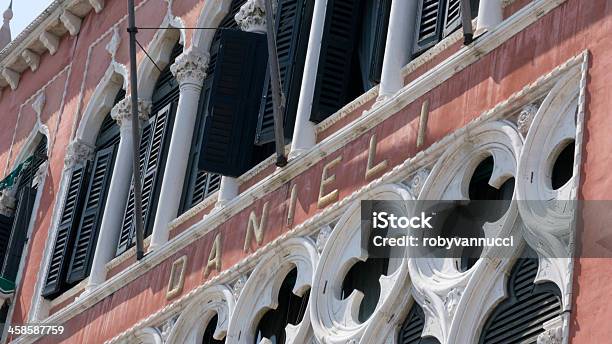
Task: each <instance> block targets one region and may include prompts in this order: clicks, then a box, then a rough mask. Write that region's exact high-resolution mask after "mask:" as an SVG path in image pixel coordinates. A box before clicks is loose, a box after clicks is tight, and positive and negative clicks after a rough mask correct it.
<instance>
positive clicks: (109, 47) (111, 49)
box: [105, 26, 121, 61]
mask: <svg viewBox="0 0 612 344" xmlns="http://www.w3.org/2000/svg"><path fill="white" fill-rule="evenodd" d="M120 44H121V35H120V34H119V26H114V27H113V35H112V36H111V38H110V40H109V41H108V43H107V44H106V47H105V49H106V51H108V53H109V54H110V56H111V58H112V59H113V61H115V56H116V55H117V50H118V49H119V45H120Z"/></svg>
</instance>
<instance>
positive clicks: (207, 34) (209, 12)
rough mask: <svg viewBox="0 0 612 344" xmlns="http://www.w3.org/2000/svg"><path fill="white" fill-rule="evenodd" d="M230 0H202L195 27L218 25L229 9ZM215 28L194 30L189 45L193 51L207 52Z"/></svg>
mask: <svg viewBox="0 0 612 344" xmlns="http://www.w3.org/2000/svg"><path fill="white" fill-rule="evenodd" d="M231 5H232V0H211V1H206V2H204V6H203V7H202V10H201V11H200V16H199V17H198V21H197V24H196V27H207V28H210V27H218V26H219V24H220V23H221V21H222V20H223V18H224V17H225V16H226V15H227V13H228V12H229V11H230V8H231ZM214 36H215V30H196V31H195V32H194V34H193V38H192V41H191V46H192V47H193V49H194V51H197V52H200V53H208V51H209V50H210V45H211V43H212V40H213V37H214Z"/></svg>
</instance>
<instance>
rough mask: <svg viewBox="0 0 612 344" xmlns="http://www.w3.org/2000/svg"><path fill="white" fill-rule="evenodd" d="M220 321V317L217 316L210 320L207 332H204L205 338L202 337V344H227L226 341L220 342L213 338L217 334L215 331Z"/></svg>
mask: <svg viewBox="0 0 612 344" xmlns="http://www.w3.org/2000/svg"><path fill="white" fill-rule="evenodd" d="M218 321H219V315H217V314H215V316H214V317H212V318H211V319H210V321H209V322H208V325H206V330H204V336H203V337H202V344H222V343H225V339H222V340H218V339H215V338H214V337H213V335H214V334H215V329H216V328H217V322H218Z"/></svg>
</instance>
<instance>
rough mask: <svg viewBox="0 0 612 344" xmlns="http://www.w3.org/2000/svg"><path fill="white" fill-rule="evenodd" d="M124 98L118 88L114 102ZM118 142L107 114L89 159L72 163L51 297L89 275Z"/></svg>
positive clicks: (48, 287)
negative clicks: (75, 163)
mask: <svg viewBox="0 0 612 344" xmlns="http://www.w3.org/2000/svg"><path fill="white" fill-rule="evenodd" d="M123 98H125V91H124V90H120V91H119V92H118V93H117V95H116V96H115V101H114V104H117V103H118V102H119V101H121V100H122V99H123ZM118 146H119V126H118V125H117V123H116V121H115V120H114V119H113V118H112V117H111V115H110V112H109V113H107V114H106V116H105V117H104V120H103V121H102V124H101V126H100V129H99V131H98V136H97V138H96V142H95V150H94V153H93V159H92V160H91V161H83V162H80V163H78V164H77V165H76V166H74V167H73V169H72V172H71V176H70V180H69V181H68V186H67V188H68V190H67V192H66V198H65V200H64V208H63V210H62V214H61V217H60V224H59V226H58V229H57V235H56V239H55V245H54V247H53V253H52V256H51V262H50V263H49V269H48V272H47V279H46V281H45V287H44V289H43V294H42V295H43V296H44V297H47V298H53V297H55V296H57V295H59V294H61V293H62V292H64V291H66V290H67V289H69V288H70V287H72V286H74V285H75V284H77V283H79V282H80V281H82V280H84V279H85V278H86V277H88V276H89V273H90V271H91V264H92V262H93V256H94V253H95V249H96V243H97V241H98V232H99V231H100V224H101V222H102V215H103V212H104V206H105V204H106V198H107V196H108V189H109V187H110V181H111V176H112V173H113V167H114V163H115V155H116V154H117V147H118Z"/></svg>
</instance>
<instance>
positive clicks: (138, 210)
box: [127, 0, 144, 260]
mask: <svg viewBox="0 0 612 344" xmlns="http://www.w3.org/2000/svg"><path fill="white" fill-rule="evenodd" d="M127 31H128V33H129V35H130V89H131V97H132V142H133V146H132V154H133V159H132V169H133V173H132V176H133V183H134V184H133V187H134V218H135V219H134V220H135V221H134V224H135V226H136V228H135V230H136V259H138V260H140V259H142V257H143V255H144V248H143V236H144V233H143V221H142V186H141V183H140V166H139V163H138V162H139V159H138V156H139V150H138V146H139V145H140V122H139V119H138V76H137V68H136V67H137V66H136V33H137V32H138V29H137V28H136V17H135V15H134V0H128V29H127Z"/></svg>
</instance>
